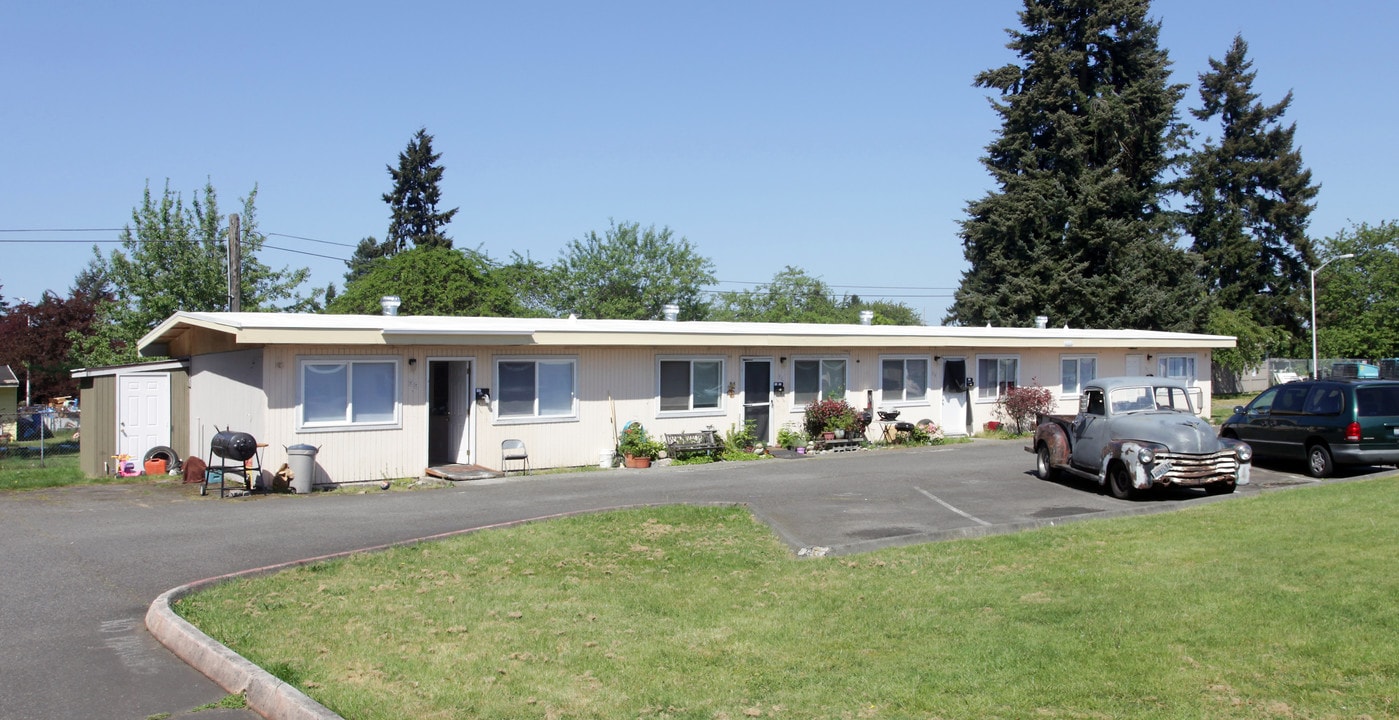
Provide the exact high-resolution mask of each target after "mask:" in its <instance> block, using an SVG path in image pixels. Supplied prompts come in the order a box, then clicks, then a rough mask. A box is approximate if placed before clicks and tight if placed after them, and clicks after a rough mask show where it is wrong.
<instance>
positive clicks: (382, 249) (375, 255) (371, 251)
mask: <svg viewBox="0 0 1399 720" xmlns="http://www.w3.org/2000/svg"><path fill="white" fill-rule="evenodd" d="M390 255H393V250H392V249H390V248H389V244H388V243H387V242H382V243H381V242H379V241H378V240H375V239H374V236H373V235H371V236H369V237H367V238H364V239H362V240H360V241H359V244H358V245H356V246H355V253H354V254H353V255H351V256H350V259H349V260H346V261H345V267H347V268H349V270H348V271H346V272H345V284H346V285H349V284H350V283H352V282H354V281H356V280H358V279H359V278H361V277H364V275H365V273H368V272H369V270H370V269H371V268H373V267H374V264H375V262H377V261H378V260H381V259H383V258H386V257H389V256H390Z"/></svg>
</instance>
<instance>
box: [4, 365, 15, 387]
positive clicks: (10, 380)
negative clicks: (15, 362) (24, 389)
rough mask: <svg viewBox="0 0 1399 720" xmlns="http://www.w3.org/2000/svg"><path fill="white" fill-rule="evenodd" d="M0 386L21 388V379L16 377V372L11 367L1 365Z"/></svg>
mask: <svg viewBox="0 0 1399 720" xmlns="http://www.w3.org/2000/svg"><path fill="white" fill-rule="evenodd" d="M0 385H14V386H15V387H19V378H17V377H15V371H14V370H11V369H10V366H9V365H0Z"/></svg>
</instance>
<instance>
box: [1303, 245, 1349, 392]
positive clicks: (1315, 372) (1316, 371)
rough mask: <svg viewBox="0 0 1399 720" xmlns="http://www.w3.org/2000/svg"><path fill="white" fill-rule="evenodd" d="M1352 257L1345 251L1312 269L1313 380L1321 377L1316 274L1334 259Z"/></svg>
mask: <svg viewBox="0 0 1399 720" xmlns="http://www.w3.org/2000/svg"><path fill="white" fill-rule="evenodd" d="M1353 257H1355V253H1346V254H1345V255H1337V256H1336V257H1333V258H1331V259H1330V260H1327V261H1326V262H1324V263H1322V264H1321V265H1320V266H1319V267H1317V269H1315V270H1313V271H1312V379H1313V380H1316V379H1317V378H1319V377H1321V375H1320V372H1321V369H1320V368H1318V367H1317V357H1316V274H1317V273H1319V272H1321V271H1322V270H1323V269H1325V267H1326V266H1327V265H1330V264H1331V263H1333V262H1335V261H1337V260H1345V259H1346V258H1353Z"/></svg>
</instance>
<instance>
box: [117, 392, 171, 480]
mask: <svg viewBox="0 0 1399 720" xmlns="http://www.w3.org/2000/svg"><path fill="white" fill-rule="evenodd" d="M169 444H170V376H169V375H165V374H163V373H141V374H136V375H118V376H117V453H118V454H122V455H129V456H130V457H131V459H132V460H134V461H136V463H137V464H138V465H139V464H140V462H141V461H142V460H143V459H144V458H145V455H146V451H147V450H150V449H151V448H153V447H159V446H161V445H169Z"/></svg>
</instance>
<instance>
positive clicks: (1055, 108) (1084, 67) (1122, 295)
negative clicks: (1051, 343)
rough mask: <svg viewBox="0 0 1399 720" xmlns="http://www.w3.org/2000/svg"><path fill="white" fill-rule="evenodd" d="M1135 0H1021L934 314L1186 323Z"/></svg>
mask: <svg viewBox="0 0 1399 720" xmlns="http://www.w3.org/2000/svg"><path fill="white" fill-rule="evenodd" d="M1148 7H1149V3H1148V2H1146V0H1025V7H1024V10H1023V11H1021V12H1020V21H1021V24H1022V25H1023V28H1024V29H1023V30H1020V31H1015V30H1010V31H1008V32H1009V34H1010V36H1011V41H1010V43H1008V44H1007V47H1008V48H1010V49H1011V50H1013V51H1014V52H1015V53H1016V54H1017V55H1018V56H1019V58H1020V60H1021V64H1014V63H1012V64H1008V65H1005V66H1003V67H1000V68H996V69H992V70H987V71H985V72H982V73H981V74H979V75H977V77H976V85H978V86H979V87H983V88H988V89H992V90H996V91H998V92H999V93H1000V99H999V100H993V102H992V105H993V107H994V109H995V111H996V113H997V114H998V115H1000V118H1001V130H1000V137H998V138H997V139H996V140H995V141H993V142H992V143H991V144H990V145H989V146H988V147H987V155H986V157H984V158H983V159H982V163H983V164H984V165H985V166H986V168H987V169H988V170H989V171H990V173H991V175H992V177H993V179H994V180H995V183H996V186H997V187H996V189H995V190H993V191H991V192H989V193H988V194H987V195H986V196H984V197H982V198H981V199H979V200H975V201H973V202H971V203H969V205H968V208H967V214H968V218H967V219H966V220H964V221H963V222H962V230H961V237H962V243H963V251H964V255H965V257H966V259H967V261H968V262H969V263H970V264H971V269H970V270H968V271H967V272H965V273H963V276H962V282H961V285H960V286H959V287H958V289H957V291H956V293H955V294H954V301H953V304H952V307H951V309H950V310H949V313H948V315H947V317H946V318H945V319H944V321H945V322H956V323H961V324H965V325H979V324H983V323H991V324H996V325H1008V326H1014V325H1020V326H1025V325H1029V324H1030V323H1031V322H1032V321H1033V318H1034V317H1035V316H1036V315H1048V316H1049V317H1050V318H1051V322H1053V323H1055V324H1059V323H1065V324H1069V325H1073V326H1075V327H1099V328H1138V329H1155V330H1195V329H1198V328H1199V327H1200V325H1201V324H1202V322H1203V320H1204V315H1203V292H1202V290H1201V288H1200V284H1199V282H1198V280H1197V278H1196V276H1195V269H1194V261H1193V259H1192V258H1191V257H1190V256H1189V255H1188V254H1187V253H1185V252H1184V251H1183V250H1181V249H1179V248H1177V247H1176V246H1175V243H1174V239H1173V238H1172V236H1171V225H1170V223H1169V222H1168V221H1167V214H1166V213H1165V212H1164V211H1163V208H1162V205H1163V200H1162V198H1163V197H1164V193H1165V190H1166V188H1165V186H1164V181H1163V176H1164V174H1165V172H1166V171H1167V170H1168V169H1169V168H1170V167H1172V166H1173V164H1174V163H1175V162H1176V161H1177V159H1176V158H1177V155H1178V153H1179V152H1180V150H1181V149H1182V148H1183V147H1184V137H1185V129H1184V126H1183V125H1182V124H1181V122H1180V119H1179V116H1178V114H1177V111H1176V106H1177V103H1178V102H1179V101H1180V99H1181V97H1182V95H1183V94H1184V91H1185V86H1183V85H1177V84H1172V83H1171V82H1170V76H1169V68H1170V60H1169V58H1168V57H1167V54H1166V51H1165V50H1163V49H1161V48H1160V47H1159V46H1158V42H1157V41H1158V36H1159V34H1160V24H1159V23H1158V22H1156V21H1153V20H1151V19H1149V18H1148V17H1147V11H1148Z"/></svg>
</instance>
